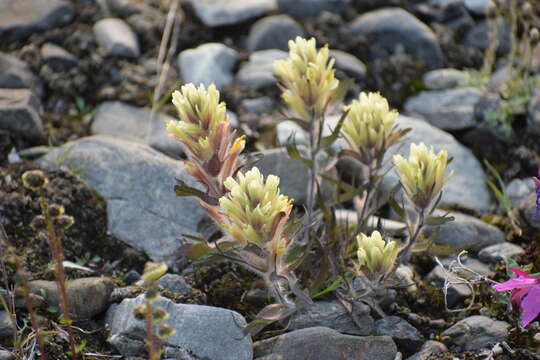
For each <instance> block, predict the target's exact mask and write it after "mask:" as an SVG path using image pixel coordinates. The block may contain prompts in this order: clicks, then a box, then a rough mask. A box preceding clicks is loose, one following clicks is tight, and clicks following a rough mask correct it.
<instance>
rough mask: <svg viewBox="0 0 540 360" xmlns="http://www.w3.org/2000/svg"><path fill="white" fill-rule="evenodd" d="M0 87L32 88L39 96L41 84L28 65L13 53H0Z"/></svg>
mask: <svg viewBox="0 0 540 360" xmlns="http://www.w3.org/2000/svg"><path fill="white" fill-rule="evenodd" d="M0 88H6V89H32V90H33V91H34V92H35V93H36V94H37V95H38V96H39V97H40V98H41V97H42V96H43V93H44V91H43V84H42V82H41V80H40V78H39V77H37V76H36V75H35V74H34V73H33V72H32V71H31V70H30V68H29V67H28V65H27V64H26V63H25V62H24V61H21V60H19V59H18V58H16V57H15V56H13V55H10V54H6V53H0Z"/></svg>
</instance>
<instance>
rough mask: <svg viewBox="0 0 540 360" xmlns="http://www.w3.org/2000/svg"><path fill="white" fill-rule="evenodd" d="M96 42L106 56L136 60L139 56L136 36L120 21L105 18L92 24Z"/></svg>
mask: <svg viewBox="0 0 540 360" xmlns="http://www.w3.org/2000/svg"><path fill="white" fill-rule="evenodd" d="M94 36H95V37H96V41H97V43H98V44H99V46H101V47H102V48H103V49H105V51H106V53H107V55H110V56H122V57H127V58H136V57H138V56H139V55H140V50H139V42H138V40H137V35H136V34H135V33H134V32H133V30H131V28H130V27H129V25H128V24H126V23H125V22H124V20H122V19H118V18H105V19H102V20H99V21H98V22H96V23H95V24H94Z"/></svg>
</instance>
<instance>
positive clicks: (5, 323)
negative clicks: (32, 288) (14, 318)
mask: <svg viewBox="0 0 540 360" xmlns="http://www.w3.org/2000/svg"><path fill="white" fill-rule="evenodd" d="M15 331H17V328H16V326H15V325H14V324H13V322H11V317H10V316H9V314H8V313H7V312H6V311H3V310H0V339H5V338H9V337H12V336H13V335H14V334H15Z"/></svg>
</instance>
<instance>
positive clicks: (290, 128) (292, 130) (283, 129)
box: [276, 120, 309, 146]
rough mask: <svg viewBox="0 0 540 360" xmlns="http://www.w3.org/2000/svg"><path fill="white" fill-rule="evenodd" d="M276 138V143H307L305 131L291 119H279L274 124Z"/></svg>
mask: <svg viewBox="0 0 540 360" xmlns="http://www.w3.org/2000/svg"><path fill="white" fill-rule="evenodd" d="M276 138H277V142H278V144H280V145H281V146H286V145H289V144H291V143H293V142H294V143H295V144H296V145H307V144H308V143H309V142H308V140H307V133H306V131H305V130H304V129H302V127H301V126H300V125H298V124H297V123H296V122H294V121H292V120H285V121H281V122H280V123H279V124H277V126H276Z"/></svg>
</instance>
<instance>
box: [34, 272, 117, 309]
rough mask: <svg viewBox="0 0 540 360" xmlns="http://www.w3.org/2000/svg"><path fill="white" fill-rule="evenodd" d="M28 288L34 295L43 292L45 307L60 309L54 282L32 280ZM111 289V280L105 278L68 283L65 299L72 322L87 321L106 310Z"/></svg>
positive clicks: (84, 279)
mask: <svg viewBox="0 0 540 360" xmlns="http://www.w3.org/2000/svg"><path fill="white" fill-rule="evenodd" d="M29 288H30V291H31V292H32V293H34V294H36V295H42V293H43V292H45V296H44V298H45V301H46V302H47V305H48V306H52V307H55V308H57V309H60V305H59V304H60V296H59V293H58V288H57V285H56V282H55V281H45V280H34V281H31V282H30V283H29ZM113 289H114V284H113V282H112V280H111V279H109V278H105V277H101V278H100V277H89V278H81V279H75V280H72V281H69V282H68V283H67V298H68V304H69V312H70V315H71V317H72V320H88V319H91V318H92V317H94V316H95V315H98V314H101V313H102V312H104V311H105V310H107V308H108V306H109V303H110V302H109V298H110V296H111V293H112V291H113Z"/></svg>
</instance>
